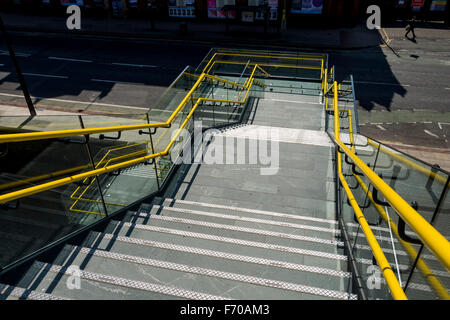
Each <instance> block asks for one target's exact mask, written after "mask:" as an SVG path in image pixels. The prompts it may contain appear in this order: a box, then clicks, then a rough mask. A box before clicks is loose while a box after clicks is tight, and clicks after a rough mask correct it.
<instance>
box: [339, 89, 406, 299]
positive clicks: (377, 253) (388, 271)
mask: <svg viewBox="0 0 450 320" xmlns="http://www.w3.org/2000/svg"><path fill="white" fill-rule="evenodd" d="M333 90H334V95H333V108H334V137H335V140H336V142H337V144H338V145H340V147H341V148H342V147H345V145H344V144H343V143H342V142H341V138H340V123H339V107H338V86H337V82H334V88H333ZM345 148H346V147H345ZM336 162H337V170H338V175H339V180H340V181H341V184H342V186H343V187H344V190H345V193H346V194H347V198H348V200H349V202H350V204H351V206H352V208H353V211H354V212H355V216H356V218H357V219H358V222H359V224H360V226H361V229H362V230H363V232H364V234H365V236H366V240H367V242H368V244H369V246H370V248H371V249H372V253H373V255H374V257H375V259H376V261H377V263H378V266H379V267H380V269H381V272H382V273H383V276H384V278H385V279H386V283H387V285H388V287H389V289H390V291H391V294H392V297H393V298H394V299H396V300H406V299H407V297H406V295H405V293H404V292H403V289H402V287H401V286H400V283H399V282H398V279H397V278H396V276H395V273H394V271H393V270H392V268H391V266H390V265H389V262H388V261H387V259H386V256H385V255H384V253H383V251H382V250H381V247H380V245H379V243H378V241H377V239H376V238H375V236H374V234H373V232H372V230H371V229H370V226H369V224H368V223H367V221H366V219H365V217H364V214H363V213H362V211H361V209H360V208H359V206H358V203H357V202H356V200H355V198H354V196H353V193H352V192H351V190H350V187H349V186H348V184H347V181H346V180H345V177H344V175H343V174H342V156H341V153H340V152H337V159H336Z"/></svg>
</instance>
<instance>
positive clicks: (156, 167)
mask: <svg viewBox="0 0 450 320" xmlns="http://www.w3.org/2000/svg"><path fill="white" fill-rule="evenodd" d="M145 115H146V117H147V123H150V119H149V118H148V113H146V114H145ZM167 130H169V129H167ZM148 133H149V135H150V145H151V147H152V153H155V147H154V146H153V137H152V136H153V134H152V129H148ZM155 133H156V130H155ZM153 165H154V166H155V174H156V185H157V186H158V191H159V189H160V187H161V186H160V184H159V177H158V166H157V164H156V158H154V159H153Z"/></svg>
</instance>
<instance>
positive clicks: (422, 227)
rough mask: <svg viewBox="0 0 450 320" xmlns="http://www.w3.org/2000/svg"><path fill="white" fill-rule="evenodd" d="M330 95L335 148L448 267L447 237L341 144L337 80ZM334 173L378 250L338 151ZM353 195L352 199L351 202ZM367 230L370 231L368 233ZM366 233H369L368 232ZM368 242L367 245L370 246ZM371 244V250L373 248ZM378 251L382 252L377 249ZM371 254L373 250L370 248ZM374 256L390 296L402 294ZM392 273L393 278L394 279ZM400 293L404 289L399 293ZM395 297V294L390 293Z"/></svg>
mask: <svg viewBox="0 0 450 320" xmlns="http://www.w3.org/2000/svg"><path fill="white" fill-rule="evenodd" d="M333 89H334V99H333V107H334V126H335V128H334V130H335V132H334V141H335V143H336V144H337V146H338V148H339V149H340V150H342V152H343V153H345V154H346V155H347V156H348V157H349V158H350V159H351V160H352V162H353V163H354V164H355V165H356V166H357V167H358V168H359V169H360V170H361V172H362V173H363V174H364V175H365V176H366V178H367V179H369V181H370V182H371V183H372V185H373V186H374V188H376V189H377V190H379V191H380V192H381V193H382V194H383V196H384V197H385V199H386V201H387V202H388V203H389V204H390V205H391V206H392V208H394V209H395V211H396V212H397V213H398V215H399V216H400V217H401V218H402V219H403V220H404V221H405V222H406V223H407V224H408V226H409V227H410V228H411V229H412V230H413V231H414V232H415V233H416V234H417V236H418V237H419V238H420V240H421V241H422V242H423V243H424V245H425V246H426V247H427V248H428V249H430V251H431V252H432V253H433V254H434V255H435V257H436V258H437V259H438V260H439V261H440V262H441V264H442V265H443V266H444V267H445V268H446V269H447V270H450V243H449V241H448V240H447V239H446V238H445V237H444V236H442V235H441V234H440V233H439V232H438V231H437V230H436V229H435V228H434V227H433V226H431V225H430V224H429V223H428V221H426V220H425V219H424V218H423V217H422V216H421V215H420V214H419V213H418V212H417V211H416V210H414V209H413V208H412V207H411V206H410V205H409V204H408V203H407V202H406V201H405V200H404V199H403V198H402V197H401V196H400V195H398V194H397V193H396V192H395V191H394V190H393V189H392V188H391V187H390V186H389V185H388V184H386V183H385V182H384V181H383V180H382V179H381V178H380V177H379V176H378V175H377V174H376V173H375V172H373V171H372V170H371V169H370V168H369V167H368V166H367V165H366V164H365V163H364V162H363V161H362V160H361V159H359V157H357V156H356V155H355V154H354V152H352V151H351V150H350V149H349V148H347V147H346V146H345V144H344V143H342V141H341V138H340V124H339V107H338V85H337V82H335V83H334V88H333ZM337 161H338V169H339V170H338V173H339V178H340V180H341V183H342V185H343V186H344V189H345V190H346V193H347V195H348V197H349V199H350V203H352V207H353V209H354V210H355V214H356V216H357V217H358V216H359V218H358V221H360V223H361V222H364V225H365V226H363V224H361V226H362V227H363V230H364V232H365V233H366V232H367V233H366V237H367V239H368V241H369V244H370V242H371V241H372V242H373V240H374V241H375V242H373V243H372V245H374V248H375V249H376V250H377V251H378V250H381V248H380V249H379V248H377V247H379V245H378V243H377V242H376V239H375V238H373V239H372V240H370V239H369V238H372V236H373V233H372V231H371V230H370V227H369V226H368V224H367V222H366V221H365V219H364V216H363V215H362V212H361V210H360V208H359V206H358V204H357V203H356V201H354V197H353V195H352V194H351V191H350V189H349V188H348V185H347V183H346V181H345V178H344V176H343V174H342V168H341V154H340V152H338V159H337ZM352 199H353V202H352ZM360 219H361V220H360ZM370 234H371V235H370ZM368 235H369V236H370V237H369V236H368ZM372 245H371V247H372ZM374 248H372V250H373V249H374ZM381 253H382V252H381ZM374 255H375V251H374ZM375 258H376V259H377V262H378V264H379V266H380V267H381V269H382V271H383V274H385V272H386V274H385V278H386V281H387V283H388V285H389V287H390V289H391V292H392V294H393V296H394V294H395V295H397V296H398V297H401V296H402V294H401V292H400V291H399V290H401V287H400V285H399V283H398V280H397V279H396V278H395V275H394V274H393V272H392V269H391V268H390V266H389V263H387V260H385V257H384V254H383V255H382V256H379V257H378V258H377V256H375ZM379 258H380V259H381V261H378V259H379ZM392 277H394V278H395V281H394V278H392ZM403 295H404V293H403ZM394 298H395V296H394Z"/></svg>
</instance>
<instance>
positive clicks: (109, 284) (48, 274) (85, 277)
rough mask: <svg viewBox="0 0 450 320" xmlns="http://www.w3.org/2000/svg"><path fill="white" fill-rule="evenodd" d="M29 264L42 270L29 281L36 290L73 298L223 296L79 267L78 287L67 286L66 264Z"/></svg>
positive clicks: (69, 272) (67, 268) (201, 298)
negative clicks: (31, 281) (34, 278)
mask: <svg viewBox="0 0 450 320" xmlns="http://www.w3.org/2000/svg"><path fill="white" fill-rule="evenodd" d="M32 268H34V269H37V271H38V272H39V273H40V274H42V276H40V277H38V279H36V280H35V283H33V284H32V286H33V287H36V289H35V290H36V291H51V292H52V293H53V292H54V293H55V294H58V295H61V296H65V297H67V296H70V298H72V299H76V300H92V299H94V300H118V299H124V300H125V299H126V300H140V299H143V300H150V299H156V300H161V299H164V300H166V299H180V298H183V299H189V300H191V299H195V300H197V299H199V300H224V299H227V298H226V297H220V296H214V295H210V294H204V293H202V292H197V291H193V290H185V289H180V288H177V287H174V286H170V285H161V284H158V283H150V282H143V281H139V280H131V279H128V278H122V277H116V276H113V275H111V274H101V273H96V272H90V271H87V270H79V272H77V274H76V275H77V276H79V278H80V289H72V290H70V289H68V287H67V282H68V280H70V279H69V277H71V276H73V272H72V271H70V269H69V265H67V266H59V265H52V264H48V263H43V262H40V261H35V262H34V264H33V266H32Z"/></svg>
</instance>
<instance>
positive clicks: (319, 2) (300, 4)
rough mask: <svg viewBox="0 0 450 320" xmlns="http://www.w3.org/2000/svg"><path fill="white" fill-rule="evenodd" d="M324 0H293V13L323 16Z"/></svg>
mask: <svg viewBox="0 0 450 320" xmlns="http://www.w3.org/2000/svg"><path fill="white" fill-rule="evenodd" d="M322 7H323V0H292V7H291V12H292V13H305V14H321V13H322Z"/></svg>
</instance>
